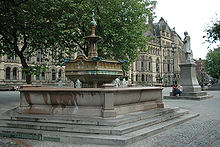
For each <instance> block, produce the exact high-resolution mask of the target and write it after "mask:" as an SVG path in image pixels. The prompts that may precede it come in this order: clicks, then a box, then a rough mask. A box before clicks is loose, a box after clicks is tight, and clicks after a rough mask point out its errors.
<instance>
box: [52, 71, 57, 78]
mask: <svg viewBox="0 0 220 147" xmlns="http://www.w3.org/2000/svg"><path fill="white" fill-rule="evenodd" d="M52 80H56V71H55V69H52Z"/></svg>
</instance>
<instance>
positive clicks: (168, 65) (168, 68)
mask: <svg viewBox="0 0 220 147" xmlns="http://www.w3.org/2000/svg"><path fill="white" fill-rule="evenodd" d="M167 71H168V72H170V60H168V64H167Z"/></svg>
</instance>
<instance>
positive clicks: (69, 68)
mask: <svg viewBox="0 0 220 147" xmlns="http://www.w3.org/2000/svg"><path fill="white" fill-rule="evenodd" d="M65 75H66V76H67V77H68V78H69V79H70V80H71V81H76V80H77V79H79V80H80V81H81V82H82V83H83V84H84V85H86V86H85V87H93V88H97V87H101V86H102V85H103V84H104V83H111V82H112V81H113V80H114V79H115V78H117V77H120V76H122V75H123V73H122V65H121V63H120V62H119V61H115V60H99V61H97V60H92V59H91V58H89V59H87V58H86V57H85V56H78V57H77V58H76V59H75V60H70V61H69V62H67V63H66V67H65Z"/></svg>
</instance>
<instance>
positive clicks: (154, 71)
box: [129, 18, 185, 86]
mask: <svg viewBox="0 0 220 147" xmlns="http://www.w3.org/2000/svg"><path fill="white" fill-rule="evenodd" d="M146 35H148V36H149V37H150V36H151V37H153V38H154V39H152V40H151V41H149V42H148V44H147V52H142V53H140V55H139V57H138V59H137V60H136V62H134V63H133V65H132V66H131V70H130V72H129V77H130V81H131V83H134V84H137V85H145V86H147V85H148V86H149V85H155V84H158V83H162V84H163V85H167V86H168V85H172V83H173V81H174V80H178V78H179V72H180V68H179V64H180V63H181V62H182V61H183V60H184V58H185V55H184V49H183V42H182V39H181V38H180V36H179V35H178V34H177V33H176V32H175V28H174V29H170V27H169V26H168V24H167V22H165V20H164V19H163V18H161V19H160V20H159V22H158V23H154V24H153V23H150V30H149V31H148V32H147V33H146Z"/></svg>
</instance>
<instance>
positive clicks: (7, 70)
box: [5, 67, 11, 80]
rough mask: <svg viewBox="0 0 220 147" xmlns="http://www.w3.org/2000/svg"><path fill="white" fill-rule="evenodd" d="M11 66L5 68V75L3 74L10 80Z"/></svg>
mask: <svg viewBox="0 0 220 147" xmlns="http://www.w3.org/2000/svg"><path fill="white" fill-rule="evenodd" d="M10 75H11V68H10V67H7V68H6V75H5V77H6V80H10V79H11V76H10Z"/></svg>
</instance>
